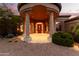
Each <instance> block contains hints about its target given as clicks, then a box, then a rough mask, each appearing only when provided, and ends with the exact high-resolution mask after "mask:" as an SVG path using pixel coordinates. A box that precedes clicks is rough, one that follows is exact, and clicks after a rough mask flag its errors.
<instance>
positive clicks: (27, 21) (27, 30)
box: [24, 14, 31, 42]
mask: <svg viewBox="0 0 79 59" xmlns="http://www.w3.org/2000/svg"><path fill="white" fill-rule="evenodd" d="M29 34H30V18H29V15H28V14H26V17H25V22H24V41H26V42H29V41H31V37H30V36H29Z"/></svg>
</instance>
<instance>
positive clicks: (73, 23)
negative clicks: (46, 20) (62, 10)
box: [65, 19, 79, 32]
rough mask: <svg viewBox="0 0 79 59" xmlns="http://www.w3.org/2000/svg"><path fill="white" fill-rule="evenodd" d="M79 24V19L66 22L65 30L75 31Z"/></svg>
mask: <svg viewBox="0 0 79 59" xmlns="http://www.w3.org/2000/svg"><path fill="white" fill-rule="evenodd" d="M78 25H79V19H77V20H73V21H69V22H65V31H68V32H74V31H75V29H76V27H77V26H78Z"/></svg>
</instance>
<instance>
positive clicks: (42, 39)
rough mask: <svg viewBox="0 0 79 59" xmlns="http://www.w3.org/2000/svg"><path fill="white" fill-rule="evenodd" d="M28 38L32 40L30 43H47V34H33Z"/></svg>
mask: <svg viewBox="0 0 79 59" xmlns="http://www.w3.org/2000/svg"><path fill="white" fill-rule="evenodd" d="M30 37H31V38H32V41H31V42H32V43H48V42H49V40H48V37H49V34H46V33H34V34H30Z"/></svg>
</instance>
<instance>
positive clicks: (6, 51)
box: [0, 39, 79, 56]
mask: <svg viewBox="0 0 79 59" xmlns="http://www.w3.org/2000/svg"><path fill="white" fill-rule="evenodd" d="M0 55H2V56H4V55H9V56H69V55H71V56H75V55H79V47H78V44H76V45H75V47H72V48H69V47H63V46H59V45H56V44H52V43H26V42H22V41H19V42H14V41H13V42H8V39H4V40H1V39H0Z"/></svg>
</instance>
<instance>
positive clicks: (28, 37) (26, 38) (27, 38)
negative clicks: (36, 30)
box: [23, 34, 31, 43]
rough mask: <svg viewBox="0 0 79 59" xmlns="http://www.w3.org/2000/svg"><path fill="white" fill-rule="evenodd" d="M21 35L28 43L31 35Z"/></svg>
mask: <svg viewBox="0 0 79 59" xmlns="http://www.w3.org/2000/svg"><path fill="white" fill-rule="evenodd" d="M23 37H24V39H23V40H24V41H25V42H27V43H30V42H31V37H30V36H27V35H25V34H24V35H23Z"/></svg>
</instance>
